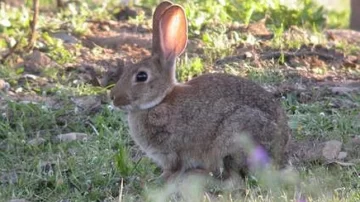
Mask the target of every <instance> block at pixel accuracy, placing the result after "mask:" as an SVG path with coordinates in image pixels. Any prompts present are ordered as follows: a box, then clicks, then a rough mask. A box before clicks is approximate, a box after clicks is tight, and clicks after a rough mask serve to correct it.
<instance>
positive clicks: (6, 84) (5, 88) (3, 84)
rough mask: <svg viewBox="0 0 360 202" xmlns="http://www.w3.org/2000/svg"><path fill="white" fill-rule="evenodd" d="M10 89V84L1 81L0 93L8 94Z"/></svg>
mask: <svg viewBox="0 0 360 202" xmlns="http://www.w3.org/2000/svg"><path fill="white" fill-rule="evenodd" d="M9 89H10V84H9V83H8V82H6V81H4V80H3V79H0V91H4V92H7V91H8V90H9Z"/></svg>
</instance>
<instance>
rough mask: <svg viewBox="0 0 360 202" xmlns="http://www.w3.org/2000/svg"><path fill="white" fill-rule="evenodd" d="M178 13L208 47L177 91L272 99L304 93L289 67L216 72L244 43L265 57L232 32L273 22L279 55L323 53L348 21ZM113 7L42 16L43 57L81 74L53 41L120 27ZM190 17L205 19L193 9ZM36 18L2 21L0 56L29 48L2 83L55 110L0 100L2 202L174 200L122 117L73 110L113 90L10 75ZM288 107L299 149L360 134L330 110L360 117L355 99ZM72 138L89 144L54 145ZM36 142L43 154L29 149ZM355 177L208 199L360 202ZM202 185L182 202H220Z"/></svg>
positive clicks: (344, 172) (339, 172)
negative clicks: (248, 88)
mask: <svg viewBox="0 0 360 202" xmlns="http://www.w3.org/2000/svg"><path fill="white" fill-rule="evenodd" d="M157 2H158V1H153V0H144V1H142V3H143V6H144V7H146V8H152V9H153V6H154V5H155V4H156V3H157ZM176 2H177V3H181V4H182V5H183V6H184V8H185V10H186V13H187V16H188V19H189V31H190V39H198V40H200V41H201V48H200V49H201V50H200V51H198V52H195V53H194V52H191V51H189V52H188V53H186V54H184V55H183V56H181V58H180V60H179V61H178V67H179V68H178V69H177V71H178V72H177V76H178V79H179V80H180V81H187V80H190V79H191V78H193V77H196V76H198V75H201V74H203V73H207V72H209V71H219V72H227V73H230V74H235V75H239V76H244V77H247V78H249V79H251V80H254V81H255V82H257V83H259V84H261V85H264V86H271V87H275V88H276V86H277V85H281V84H284V83H286V82H290V83H291V82H300V83H301V79H303V78H301V76H300V75H298V76H297V77H296V78H295V79H294V78H293V77H291V75H290V74H288V73H287V72H286V71H285V70H284V69H285V68H284V65H283V64H285V63H286V61H285V59H284V58H281V57H280V58H279V59H275V60H272V61H266V62H264V63H261V65H257V63H256V61H253V60H252V58H250V59H245V60H241V61H235V62H229V63H226V64H225V65H223V66H216V65H215V62H216V61H217V60H218V59H221V58H226V57H227V56H231V55H233V54H234V53H235V51H236V47H237V46H239V45H241V44H244V43H245V42H248V43H250V44H251V45H253V46H254V47H255V48H256V47H261V43H262V42H261V41H260V40H258V39H256V38H255V37H254V36H252V35H248V34H244V33H240V32H237V31H234V32H232V33H227V29H228V28H229V26H230V24H232V23H233V22H238V23H243V24H249V23H252V22H255V21H257V20H259V19H261V18H263V17H264V16H265V15H269V16H271V20H269V21H268V22H267V27H268V28H269V30H271V31H273V32H274V34H275V37H274V39H272V40H270V41H269V44H268V45H269V46H271V47H272V48H277V49H279V50H280V51H282V50H288V49H289V48H299V47H300V46H301V45H303V44H310V43H314V41H315V42H316V43H315V44H324V43H326V42H327V41H326V40H325V39H324V38H322V37H323V36H321V31H322V29H323V28H325V27H346V26H347V21H346V18H347V17H348V14H349V13H348V12H346V10H345V12H342V11H327V10H326V8H323V7H320V6H318V5H317V4H316V3H313V2H311V1H308V0H306V1H303V2H302V3H301V4H299V5H298V8H297V9H294V8H288V7H285V6H283V5H281V4H279V1H277V0H273V1H259V2H256V1H252V0H246V1H239V0H232V1H210V0H206V1H200V0H196V1H176ZM265 2H266V3H268V4H271V3H272V5H267V4H266V3H265ZM52 4H53V1H45V0H44V1H41V5H42V6H44V7H47V6H51V5H52ZM131 4H132V3H130V5H131ZM114 5H116V4H115V3H114V2H112V1H110V2H109V3H108V4H104V5H103V6H101V5H99V4H94V3H86V2H82V3H81V4H71V5H68V7H66V8H64V9H63V10H62V11H59V12H57V13H53V15H48V13H41V14H40V19H39V35H38V43H37V44H36V46H35V47H36V48H37V49H39V50H41V51H42V52H43V53H44V54H46V55H47V56H48V57H50V58H51V59H52V60H54V61H55V62H56V63H58V64H59V65H60V66H61V67H63V66H66V65H68V64H72V63H76V62H77V59H78V57H79V55H80V54H82V52H81V50H82V48H84V47H82V45H80V44H77V45H75V46H73V47H72V49H69V48H68V47H67V46H65V45H64V44H63V43H62V42H61V41H60V40H58V39H55V38H52V37H51V35H50V34H49V33H51V32H56V31H58V30H60V27H61V29H63V28H64V27H65V28H66V29H67V31H69V32H70V33H72V34H74V35H75V36H78V37H79V38H80V37H82V36H85V35H86V33H87V32H88V31H89V30H88V29H89V26H88V23H87V21H89V20H101V21H106V20H109V19H114V16H113V15H112V14H113V13H114V12H115V11H117V9H115V7H116V6H114ZM194 6H196V7H197V8H198V9H192V8H193V7H194ZM28 8H30V2H28V4H27V7H25V8H12V9H10V10H8V9H7V8H1V9H0V16H1V17H3V18H1V19H2V20H0V51H4V50H7V49H8V48H9V47H12V46H14V44H15V43H16V42H17V41H19V40H21V45H20V48H19V50H18V52H17V53H15V54H14V55H12V57H10V58H9V59H8V61H6V62H5V63H4V64H1V65H0V78H1V79H4V80H5V81H7V82H8V83H10V85H11V87H12V89H18V88H20V87H21V88H22V89H23V92H22V93H21V94H23V95H27V96H30V97H31V96H33V97H42V98H47V99H48V100H45V101H44V100H40V101H35V102H30V103H29V102H21V101H14V100H11V98H10V97H9V96H8V95H7V94H6V93H3V92H0V96H1V97H0V115H1V116H0V162H1V164H0V201H8V200H10V199H12V198H25V199H27V200H29V201H60V200H69V201H106V200H107V201H109V200H113V199H114V198H115V197H117V196H118V195H121V196H122V198H123V201H156V199H161V198H163V197H164V196H166V194H168V193H171V192H173V191H174V187H173V186H169V187H164V185H163V184H162V183H161V181H160V180H159V179H158V178H157V177H158V176H159V175H160V174H161V172H160V169H159V168H157V166H156V165H155V164H154V163H153V162H152V161H151V160H150V159H149V158H147V157H144V155H143V153H142V152H141V151H140V150H139V148H138V147H137V146H136V145H135V143H134V142H133V141H132V139H131V137H130V136H129V129H128V126H127V123H126V115H125V114H124V113H123V112H121V111H118V110H113V109H112V108H111V107H110V106H109V100H107V99H103V98H101V100H102V101H101V102H100V101H99V103H100V104H101V105H100V107H99V108H98V110H96V111H91V110H90V111H87V110H86V109H85V110H82V109H81V107H78V106H76V104H75V103H74V102H73V101H72V100H73V99H75V98H78V97H85V98H89V99H90V100H93V99H94V100H95V99H98V97H97V96H99V97H101V96H103V97H104V94H106V93H108V89H106V88H102V87H94V86H92V85H90V84H87V83H85V82H83V81H81V80H80V81H78V82H75V80H78V77H77V76H78V75H77V74H78V73H79V72H78V71H76V70H75V71H71V70H65V69H63V68H58V67H49V68H47V69H45V70H44V71H43V72H41V74H40V75H39V76H40V77H39V78H40V79H47V80H48V82H47V84H49V85H42V84H41V82H39V81H37V80H31V79H23V76H24V74H25V73H26V72H24V71H25V70H24V68H23V67H18V68H13V67H14V66H15V64H16V61H17V60H18V59H19V58H22V57H23V56H24V55H27V54H29V53H28V52H25V53H24V52H21V51H22V48H23V47H25V46H26V43H27V36H28V29H29V19H30V16H31V12H30V10H29V9H28ZM149 19H150V17H149V16H146V15H145V12H144V13H142V14H141V15H139V16H138V17H137V18H134V19H130V20H129V21H128V23H129V25H136V26H138V25H143V24H147V25H148V24H149ZM326 19H328V20H326ZM61 25H63V26H61ZM65 25H66V26H65ZM220 25H221V26H220ZM292 25H296V26H298V27H299V28H301V29H304V30H306V31H308V32H309V33H311V34H312V35H313V36H314V37H315V39H316V40H314V41H312V40H313V39H314V37H313V38H311V37H310V38H306V37H305V38H301V37H300V38H299V39H296V40H284V38H283V36H284V34H285V32H286V31H287V30H288V28H289V27H290V26H292ZM1 36H6V37H5V38H3V37H1ZM316 37H318V38H316ZM334 47H335V48H336V49H338V50H339V51H343V52H344V53H345V54H354V55H356V54H357V53H359V51H360V50H359V48H358V47H357V46H356V45H355V44H347V43H344V42H341V43H340V42H339V43H336V44H335V46H334ZM96 48H97V49H99V51H98V52H97V53H98V55H101V54H103V52H102V51H103V50H102V49H101V48H99V47H96ZM190 52H191V53H190ZM89 54H91V50H89ZM323 68H324V69H323V70H324V72H318V75H320V74H324V73H326V72H328V71H330V70H331V69H332V67H329V66H326V67H323ZM295 69H296V67H295V68H294V70H295ZM344 72H345V73H347V75H355V76H356V75H357V76H359V75H360V73H359V70H357V69H356V68H355V69H346V68H344V69H341V70H338V71H337V73H344ZM313 91H314V92H312V93H313V94H315V95H317V93H319V92H317V90H316V89H315V88H314V90H313ZM282 96H283V99H282V102H283V106H284V108H285V109H286V111H287V113H288V116H289V118H290V120H289V125H290V126H291V128H292V129H293V138H294V139H296V140H321V141H325V140H341V141H343V142H344V144H347V143H348V142H350V141H351V138H352V136H354V135H359V134H360V122H359V114H360V109H359V108H349V107H346V106H347V105H346V104H343V105H341V106H340V107H334V102H340V103H341V102H344V103H349V102H351V103H353V104H358V105H360V95H359V94H352V95H350V96H343V95H334V94H326V93H321V92H320V97H316V96H314V99H313V100H311V101H309V102H303V101H301V99H300V98H299V95H297V94H296V93H295V92H286V93H284V94H283V95H282ZM71 132H79V133H85V134H87V137H88V138H87V140H86V141H82V140H78V141H72V142H58V141H56V138H55V137H56V136H57V135H59V134H65V133H71ZM39 138H42V139H43V140H44V142H43V143H41V144H39V145H37V144H35V145H32V144H30V142H31V141H32V140H34V139H39ZM345 149H347V148H345ZM349 156H350V157H351V158H353V159H355V160H356V159H358V158H360V152H357V151H352V152H349ZM359 170H360V165H359V164H358V163H357V164H356V165H354V166H339V165H326V166H325V165H318V164H304V165H302V164H301V165H299V166H297V167H296V169H295V170H293V171H287V172H286V173H285V174H283V173H279V172H278V171H274V170H271V169H269V170H266V171H265V172H263V173H260V174H258V175H253V176H250V177H249V179H247V181H246V183H245V184H244V185H243V187H242V190H241V191H233V192H228V191H224V192H220V191H218V189H217V188H213V187H211V188H210V190H211V191H213V194H216V195H218V197H219V198H221V199H222V201H226V202H227V201H251V202H257V201H289V202H290V201H291V202H298V201H299V202H300V201H301V200H299V199H300V198H303V199H306V200H307V201H334V202H340V201H354V202H355V201H359V200H360V178H359ZM265 174H266V175H265ZM121 182H123V188H122V189H121V188H120V187H121ZM201 185H202V180H201V179H188V181H185V182H184V184H183V185H181V186H179V187H175V188H182V190H183V191H186V190H187V191H188V192H187V193H186V194H185V195H187V196H188V197H200V198H203V197H204V198H205V199H204V201H213V200H208V198H207V197H209V196H206V195H205V196H203V195H202V194H201V192H198V190H200V188H201ZM189 190H190V191H189ZM199 193H200V194H199ZM175 201H176V200H175Z"/></svg>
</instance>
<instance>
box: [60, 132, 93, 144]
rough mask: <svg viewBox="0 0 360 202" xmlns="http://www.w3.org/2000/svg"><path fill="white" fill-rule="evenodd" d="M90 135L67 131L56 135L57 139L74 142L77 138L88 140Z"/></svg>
mask: <svg viewBox="0 0 360 202" xmlns="http://www.w3.org/2000/svg"><path fill="white" fill-rule="evenodd" d="M87 139H88V135H87V134H85V133H66V134H60V135H58V136H56V138H55V140H56V141H59V142H72V141H76V140H80V141H86V140H87Z"/></svg>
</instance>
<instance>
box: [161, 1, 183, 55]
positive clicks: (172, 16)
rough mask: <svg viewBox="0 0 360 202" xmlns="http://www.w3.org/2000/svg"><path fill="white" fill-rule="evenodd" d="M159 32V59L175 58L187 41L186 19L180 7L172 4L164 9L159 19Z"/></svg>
mask: <svg viewBox="0 0 360 202" xmlns="http://www.w3.org/2000/svg"><path fill="white" fill-rule="evenodd" d="M159 34H160V57H161V59H162V60H164V61H173V60H175V58H176V57H178V56H179V55H181V53H182V52H183V51H184V49H185V47H186V43H187V21H186V16H185V12H184V9H183V8H182V7H180V6H178V5H172V6H170V7H169V8H168V9H166V11H165V12H164V13H163V14H162V15H161V18H160V21H159Z"/></svg>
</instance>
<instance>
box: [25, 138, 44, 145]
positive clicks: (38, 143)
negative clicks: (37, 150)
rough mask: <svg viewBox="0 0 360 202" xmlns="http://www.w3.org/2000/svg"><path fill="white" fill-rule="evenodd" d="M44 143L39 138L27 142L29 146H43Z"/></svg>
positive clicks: (42, 139)
mask: <svg viewBox="0 0 360 202" xmlns="http://www.w3.org/2000/svg"><path fill="white" fill-rule="evenodd" d="M45 142H46V140H45V139H44V138H41V137H39V138H34V139H31V140H29V142H28V144H29V145H31V146H39V145H41V144H44V143H45Z"/></svg>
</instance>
